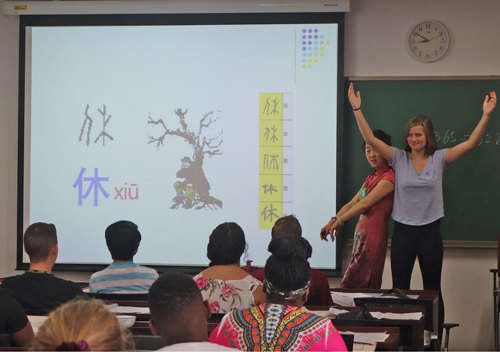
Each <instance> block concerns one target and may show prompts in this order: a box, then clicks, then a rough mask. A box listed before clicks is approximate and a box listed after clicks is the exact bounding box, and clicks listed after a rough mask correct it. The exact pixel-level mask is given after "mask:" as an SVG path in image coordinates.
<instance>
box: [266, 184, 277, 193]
mask: <svg viewBox="0 0 500 352" xmlns="http://www.w3.org/2000/svg"><path fill="white" fill-rule="evenodd" d="M262 188H264V194H267V193H269V194H273V192H278V190H277V189H276V186H274V185H273V184H272V183H271V184H268V185H262Z"/></svg>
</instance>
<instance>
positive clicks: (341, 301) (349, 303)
mask: <svg viewBox="0 0 500 352" xmlns="http://www.w3.org/2000/svg"><path fill="white" fill-rule="evenodd" d="M331 294H332V300H333V303H335V304H338V305H339V306H343V307H354V298H358V297H365V298H366V297H373V296H372V295H368V294H366V293H360V292H355V293H349V292H336V291H331Z"/></svg>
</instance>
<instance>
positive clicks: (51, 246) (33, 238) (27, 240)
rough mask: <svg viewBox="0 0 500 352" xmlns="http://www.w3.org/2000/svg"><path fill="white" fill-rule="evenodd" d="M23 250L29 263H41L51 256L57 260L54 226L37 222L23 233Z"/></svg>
mask: <svg viewBox="0 0 500 352" xmlns="http://www.w3.org/2000/svg"><path fill="white" fill-rule="evenodd" d="M24 249H25V251H26V254H28V256H29V257H30V262H31V263H41V262H44V261H46V260H48V259H49V257H50V256H51V255H52V257H54V258H53V261H55V259H56V258H57V252H58V247H57V232H56V227H55V226H54V224H46V223H43V222H37V223H34V224H31V225H30V226H29V227H28V228H27V229H26V231H25V232H24Z"/></svg>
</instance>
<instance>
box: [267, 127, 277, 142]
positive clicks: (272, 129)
mask: <svg viewBox="0 0 500 352" xmlns="http://www.w3.org/2000/svg"><path fill="white" fill-rule="evenodd" d="M277 130H278V129H277V128H276V125H273V127H271V129H269V128H268V127H266V132H264V137H265V138H266V142H269V135H270V133H271V131H273V135H272V136H271V142H272V143H276V142H278V137H277V136H276V131H277Z"/></svg>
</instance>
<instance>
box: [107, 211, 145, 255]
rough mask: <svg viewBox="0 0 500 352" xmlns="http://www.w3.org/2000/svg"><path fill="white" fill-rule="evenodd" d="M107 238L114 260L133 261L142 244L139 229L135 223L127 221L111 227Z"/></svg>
mask: <svg viewBox="0 0 500 352" xmlns="http://www.w3.org/2000/svg"><path fill="white" fill-rule="evenodd" d="M105 237H106V245H107V246H108V249H109V252H110V253H111V258H113V260H120V261H131V260H132V259H133V257H134V255H135V254H136V253H137V249H138V248H139V244H140V243H141V233H140V232H139V228H138V227H137V225H136V224H134V223H133V222H131V221H126V220H121V221H117V222H115V223H114V224H111V225H109V226H108V227H107V228H106V232H105Z"/></svg>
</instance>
